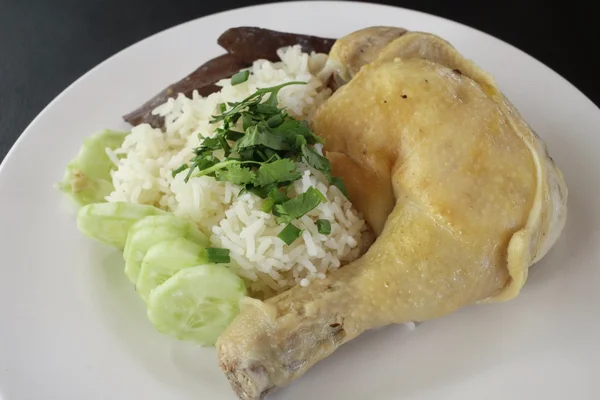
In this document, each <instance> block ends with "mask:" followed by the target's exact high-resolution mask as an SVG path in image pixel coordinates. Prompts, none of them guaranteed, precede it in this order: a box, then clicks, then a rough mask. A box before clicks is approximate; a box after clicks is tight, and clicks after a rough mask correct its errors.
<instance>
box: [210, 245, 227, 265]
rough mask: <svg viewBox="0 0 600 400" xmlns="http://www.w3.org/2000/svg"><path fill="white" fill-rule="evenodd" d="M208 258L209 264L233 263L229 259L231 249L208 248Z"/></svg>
mask: <svg viewBox="0 0 600 400" xmlns="http://www.w3.org/2000/svg"><path fill="white" fill-rule="evenodd" d="M206 258H207V260H208V262H209V263H214V264H226V263H228V262H230V261H231V258H230V257H229V249H223V248H219V247H207V248H206Z"/></svg>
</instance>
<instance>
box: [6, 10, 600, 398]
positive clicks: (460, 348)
mask: <svg viewBox="0 0 600 400" xmlns="http://www.w3.org/2000/svg"><path fill="white" fill-rule="evenodd" d="M239 25H258V26H262V27H267V28H272V29H278V30H284V31H291V32H299V33H310V34H317V35H322V36H329V37H339V36H341V35H344V34H346V33H349V32H351V31H353V30H356V29H359V28H362V27H365V26H369V25H397V26H403V27H405V28H409V29H411V30H421V31H429V32H432V33H435V34H438V35H440V36H442V37H443V38H445V39H447V40H449V41H450V42H451V43H452V44H454V45H455V46H456V47H457V48H458V49H459V51H461V52H463V53H464V54H465V55H466V56H467V57H470V58H472V59H474V60H475V61H476V62H477V63H478V64H479V65H481V66H482V67H483V68H485V69H487V70H488V71H490V72H491V73H492V74H493V75H494V76H495V77H496V78H497V81H498V83H499V85H500V87H501V89H502V90H503V91H504V92H505V94H506V95H507V96H508V97H509V98H510V99H511V100H512V101H513V102H514V103H515V105H516V106H517V107H518V108H519V109H520V110H521V112H522V113H523V115H524V117H525V118H526V119H527V121H528V122H529V123H530V124H531V125H532V126H533V128H534V129H535V130H536V131H537V132H538V133H539V135H540V136H541V137H542V138H543V139H544V140H545V141H546V143H547V144H548V147H549V149H550V152H551V154H552V155H553V156H554V158H555V160H556V162H557V163H558V165H559V166H560V167H561V168H562V170H563V171H564V174H565V178H566V181H567V184H568V187H569V190H570V198H569V211H568V212H569V215H568V222H567V225H566V228H565V230H564V232H563V235H562V237H561V239H560V240H559V242H558V243H557V244H556V246H555V247H554V248H553V250H551V252H550V253H549V254H548V255H547V256H546V258H545V259H543V260H542V261H541V262H540V263H539V264H538V265H537V266H535V267H534V268H533V269H532V271H531V274H530V278H529V280H528V282H527V284H526V285H525V288H524V290H523V291H522V294H521V295H520V296H519V297H518V298H517V299H515V300H512V301H510V302H507V303H503V304H496V305H487V306H476V307H470V308H467V309H463V310H461V311H459V312H457V313H455V314H452V315H450V316H448V317H446V318H442V319H440V320H437V321H431V322H427V323H424V324H422V325H421V326H419V327H418V328H417V329H416V330H414V331H409V330H407V329H406V328H403V327H388V328H384V329H381V330H379V331H376V332H371V333H368V334H365V335H363V336H362V337H360V338H358V339H357V340H354V341H353V342H351V343H349V344H348V345H346V346H343V347H342V348H341V349H340V350H339V351H338V352H336V353H335V354H334V355H333V356H331V357H330V358H328V359H327V360H325V361H323V362H322V363H320V364H318V365H317V366H315V367H314V368H313V369H312V370H311V371H309V373H308V374H307V375H306V376H304V377H303V378H302V379H300V380H298V381H296V382H295V383H294V384H293V385H291V386H290V387H288V388H286V389H285V390H281V391H279V392H278V393H277V394H275V395H273V396H270V397H269V398H273V399H278V400H292V399H293V400H297V399H345V400H352V399H357V400H358V399H360V400H363V399H367V398H372V399H378V400H390V399H414V400H417V399H419V400H425V399H426V400H436V399H443V400H452V399H460V400H469V399H486V400H505V399H546V400H547V399H561V400H562V399H564V398H573V399H578V400H582V399H597V398H600V387H599V386H598V382H597V376H598V370H599V369H600V367H599V365H600V313H599V312H598V306H599V305H600V245H599V244H598V243H600V212H599V211H598V207H599V206H600V184H599V183H600V178H599V171H600V162H599V161H598V160H599V158H600V156H599V154H598V151H599V150H600V134H599V129H600V110H598V108H596V107H595V106H594V105H593V104H592V102H591V101H589V100H588V99H587V98H586V97H585V96H584V95H583V94H581V93H580V92H579V91H578V90H577V89H575V88H574V87H573V86H572V85H571V84H569V83H568V82H567V81H565V80H564V79H563V78H561V77H560V76H559V75H557V74H556V73H554V72H553V71H551V70H550V69H548V68H547V67H545V66H544V65H542V64H541V63H539V62H538V61H536V60H534V59H533V58H531V57H529V56H528V55H526V54H524V53H522V52H521V51H519V50H517V49H515V48H514V47H511V46H510V45H508V44H506V43H503V42H501V41H499V40H497V39H494V38H493V37H490V36H488V35H486V34H484V33H481V32H479V31H476V30H474V29H471V28H468V27H466V26H463V25H460V24H457V23H455V22H451V21H448V20H444V19H441V18H437V17H433V16H430V15H426V14H422V13H418V12H414V11H408V10H404V9H398V8H391V7H385V6H376V5H369V4H360V3H340V2H310V3H302V2H294V3H288V4H285V3H282V4H274V5H265V6H259V7H252V8H246V9H241V10H235V11H230V12H226V13H222V14H218V15H213V16H210V17H207V18H202V19H199V20H195V21H192V22H189V23H186V24H183V25H181V26H177V27H175V28H173V29H169V30H167V31H165V32H162V33H160V34H158V35H155V36H152V37H150V38H148V39H146V40H144V41H142V42H140V43H137V44H136V45H134V46H132V47H130V48H128V49H126V50H125V51H122V52H120V53H119V54H117V55H115V56H114V57H112V58H110V59H109V60H107V61H106V62H104V63H102V64H100V65H99V66H97V67H96V68H94V69H93V70H92V71H90V72H89V73H87V74H86V75H85V76H83V77H82V78H81V79H79V80H78V81H77V82H75V83H74V84H73V85H71V86H70V87H69V88H68V89H67V90H65V91H64V92H63V93H62V94H61V95H60V96H58V97H57V98H56V99H55V100H54V101H53V102H52V103H51V104H50V105H49V106H48V107H47V108H46V109H45V110H44V111H43V112H42V113H41V114H40V115H39V116H38V117H37V118H36V119H35V121H34V122H33V123H32V124H31V125H30V126H29V127H28V128H27V130H26V131H25V133H24V134H23V135H22V136H21V138H20V139H19V141H18V142H17V144H16V145H15V146H14V148H13V149H12V150H11V152H10V154H9V156H8V157H7V158H6V160H5V161H4V163H3V165H2V168H1V170H0V189H1V195H0V205H1V206H0V254H1V255H2V262H1V267H0V270H1V275H0V311H1V313H0V316H1V325H0V392H1V393H2V395H3V396H4V399H5V400H40V399H53V400H54V399H60V400H70V399H75V400H81V399H86V400H100V399H110V400H121V399H128V400H130V399H135V400H137V399H144V400H154V399H157V400H159V399H160V400H164V399H169V400H184V399H185V400H189V399H210V400H225V399H232V400H233V399H235V396H234V395H233V392H232V391H231V389H230V388H229V386H228V383H227V382H226V379H225V378H224V376H223V375H222V374H221V372H220V371H219V369H218V366H217V362H216V357H215V351H214V350H213V349H197V348H194V347H193V346H191V345H187V344H185V343H180V342H177V341H175V340H173V339H171V338H170V337H168V336H163V335H160V334H159V333H157V332H156V331H155V330H154V328H153V327H152V326H151V324H150V323H149V322H148V321H147V319H146V316H145V308H144V306H143V304H142V302H141V300H140V299H139V298H138V297H137V295H136V294H135V293H134V291H133V290H132V288H131V286H130V285H129V284H128V283H127V280H126V278H125V277H124V275H123V272H122V261H121V259H120V256H119V254H117V253H116V252H114V251H112V250H111V249H109V248H108V247H104V246H101V245H99V244H97V243H95V242H93V241H91V240H89V239H86V238H85V237H83V236H82V235H81V234H80V233H79V232H78V231H77V228H76V225H75V218H74V209H73V207H72V206H71V204H70V202H69V201H68V199H67V198H66V197H65V196H64V195H62V194H61V193H59V192H58V191H56V190H55V189H53V184H54V183H55V182H56V181H58V180H59V179H60V178H61V176H62V173H63V170H64V168H65V166H66V164H67V162H68V161H69V160H70V159H71V158H72V157H73V155H74V154H75V153H76V151H77V149H78V148H79V146H80V144H81V142H82V140H83V139H84V138H85V137H86V136H87V135H89V134H91V133H92V132H94V131H96V130H99V129H101V128H105V127H111V128H126V127H127V126H126V125H125V124H124V123H123V122H122V120H121V115H123V114H124V113H126V112H128V111H130V110H132V109H134V108H135V107H136V106H138V105H139V104H140V103H141V102H142V101H144V100H146V99H148V98H149V97H150V96H152V95H154V94H155V93H156V92H157V91H158V90H160V89H162V88H163V87H164V86H166V85H167V84H169V83H171V82H172V81H175V80H177V79H179V78H181V77H182V76H184V75H186V74H187V73H188V72H190V71H192V70H193V69H194V68H196V67H197V66H198V65H199V64H201V63H202V62H204V61H206V60H207V59H208V58H210V57H213V56H216V55H218V54H219V53H220V50H219V47H218V46H217V44H216V39H217V36H218V35H219V34H220V33H221V32H222V31H223V30H225V29H226V28H228V27H232V26H239ZM574 62H575V61H574ZM0 397H2V396H0Z"/></svg>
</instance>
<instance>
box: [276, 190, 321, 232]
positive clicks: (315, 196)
mask: <svg viewBox="0 0 600 400" xmlns="http://www.w3.org/2000/svg"><path fill="white" fill-rule="evenodd" d="M325 202H327V198H326V197H325V196H324V195H323V193H321V192H320V191H319V190H318V189H315V188H314V187H309V188H308V190H307V191H306V192H304V193H302V194H300V195H298V196H296V197H294V198H293V199H290V200H288V201H286V202H285V203H283V204H276V205H275V207H274V210H275V216H276V221H277V223H279V224H286V223H289V222H291V221H293V220H295V219H297V218H300V217H302V216H303V215H304V214H306V213H308V212H310V211H311V210H313V209H314V208H315V207H317V206H318V205H319V204H320V203H325Z"/></svg>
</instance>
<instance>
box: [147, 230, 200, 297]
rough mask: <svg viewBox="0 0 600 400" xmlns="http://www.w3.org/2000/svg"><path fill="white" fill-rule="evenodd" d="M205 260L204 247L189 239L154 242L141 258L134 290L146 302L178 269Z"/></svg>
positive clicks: (192, 265) (198, 263)
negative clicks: (140, 266)
mask: <svg viewBox="0 0 600 400" xmlns="http://www.w3.org/2000/svg"><path fill="white" fill-rule="evenodd" d="M206 262H207V259H206V248H205V247H204V246H201V245H199V244H198V243H196V242H194V241H191V240H189V239H185V238H182V237H180V238H177V239H172V240H165V241H162V242H159V243H156V244H154V245H152V246H150V248H149V249H148V251H147V252H146V255H145V256H144V258H143V260H142V268H141V270H140V274H139V277H138V280H137V285H136V290H137V292H138V294H139V295H140V297H141V298H142V299H144V301H146V302H147V301H148V298H149V296H150V293H151V292H152V291H153V290H154V289H155V288H156V287H158V286H159V285H161V284H162V283H163V282H165V281H166V280H167V279H169V278H170V277H171V276H173V275H175V273H176V272H178V271H179V270H180V269H183V268H188V267H194V266H196V265H201V264H206Z"/></svg>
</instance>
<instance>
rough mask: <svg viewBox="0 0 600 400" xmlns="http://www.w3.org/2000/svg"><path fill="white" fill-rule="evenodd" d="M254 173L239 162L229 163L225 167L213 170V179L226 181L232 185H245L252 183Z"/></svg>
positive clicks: (254, 176)
mask: <svg viewBox="0 0 600 400" xmlns="http://www.w3.org/2000/svg"><path fill="white" fill-rule="evenodd" d="M255 178H256V174H255V173H254V172H252V171H250V169H249V168H246V167H242V166H240V164H231V165H229V166H228V167H227V168H224V169H220V170H217V171H215V179H216V180H218V181H228V182H231V183H233V184H234V185H240V186H241V185H246V184H248V183H252V181H254V179H255Z"/></svg>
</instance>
